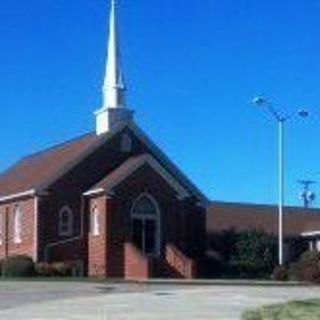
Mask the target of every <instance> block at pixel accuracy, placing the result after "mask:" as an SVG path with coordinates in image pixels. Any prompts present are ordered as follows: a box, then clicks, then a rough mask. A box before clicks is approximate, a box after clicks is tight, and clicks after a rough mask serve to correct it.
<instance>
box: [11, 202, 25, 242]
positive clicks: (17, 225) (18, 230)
mask: <svg viewBox="0 0 320 320" xmlns="http://www.w3.org/2000/svg"><path fill="white" fill-rule="evenodd" d="M22 215H23V213H22V209H21V206H20V205H17V206H16V207H15V208H14V223H13V228H14V231H13V232H14V242H15V243H21V242H22V238H21V234H22Z"/></svg>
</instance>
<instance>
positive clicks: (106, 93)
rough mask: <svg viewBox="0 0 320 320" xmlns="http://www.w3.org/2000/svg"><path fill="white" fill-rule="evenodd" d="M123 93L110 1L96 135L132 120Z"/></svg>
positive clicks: (112, 3)
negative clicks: (105, 56)
mask: <svg viewBox="0 0 320 320" xmlns="http://www.w3.org/2000/svg"><path fill="white" fill-rule="evenodd" d="M125 91H126V88H125V84H124V79H123V74H122V70H121V65H120V52H119V43H118V34H117V19H116V4H115V0H111V9H110V20H109V42H108V57H107V65H106V73H105V79H104V84H103V88H102V93H103V104H102V107H101V108H100V109H99V110H97V111H96V112H95V116H96V133H97V135H100V134H103V133H106V132H108V131H110V130H112V129H113V128H115V127H117V126H118V125H120V124H122V123H124V122H128V121H131V120H132V117H133V112H132V111H131V110H129V109H127V108H126V102H125V100H126V99H125Z"/></svg>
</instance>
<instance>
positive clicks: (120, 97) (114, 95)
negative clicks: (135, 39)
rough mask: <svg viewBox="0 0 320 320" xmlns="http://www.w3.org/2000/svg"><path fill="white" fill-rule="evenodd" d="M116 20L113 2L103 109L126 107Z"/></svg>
mask: <svg viewBox="0 0 320 320" xmlns="http://www.w3.org/2000/svg"><path fill="white" fill-rule="evenodd" d="M116 18H117V17H116V1H115V0H111V11H110V21H109V43H108V60H107V66H106V74H105V79H104V85H103V89H102V91H103V107H105V108H119V107H124V106H125V84H124V81H123V75H122V70H121V65H120V63H121V62H120V53H119V47H118V34H117V19H116Z"/></svg>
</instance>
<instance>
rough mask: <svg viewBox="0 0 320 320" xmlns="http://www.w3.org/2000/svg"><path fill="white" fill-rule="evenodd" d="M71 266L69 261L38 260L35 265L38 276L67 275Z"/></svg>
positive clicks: (69, 274)
mask: <svg viewBox="0 0 320 320" xmlns="http://www.w3.org/2000/svg"><path fill="white" fill-rule="evenodd" d="M72 268H73V265H72V263H70V262H52V263H48V262H39V263H37V264H36V266H35V270H36V274H37V275H38V276H40V277H69V276H71V275H72Z"/></svg>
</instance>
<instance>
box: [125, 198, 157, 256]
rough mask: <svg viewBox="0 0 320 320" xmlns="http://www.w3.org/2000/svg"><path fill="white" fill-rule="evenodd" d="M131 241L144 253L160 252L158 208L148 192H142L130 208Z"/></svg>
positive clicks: (155, 253) (153, 254)
mask: <svg viewBox="0 0 320 320" xmlns="http://www.w3.org/2000/svg"><path fill="white" fill-rule="evenodd" d="M131 220H132V241H133V243H134V244H135V245H136V246H137V247H138V248H139V249H140V250H141V251H142V252H143V253H144V254H146V255H152V256H155V255H159V252H160V210H159V206H158V204H157V202H156V201H155V199H154V198H153V197H151V196H150V195H149V194H142V195H141V196H140V197H138V199H137V200H136V201H135V202H134V203H133V206H132V209H131Z"/></svg>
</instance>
